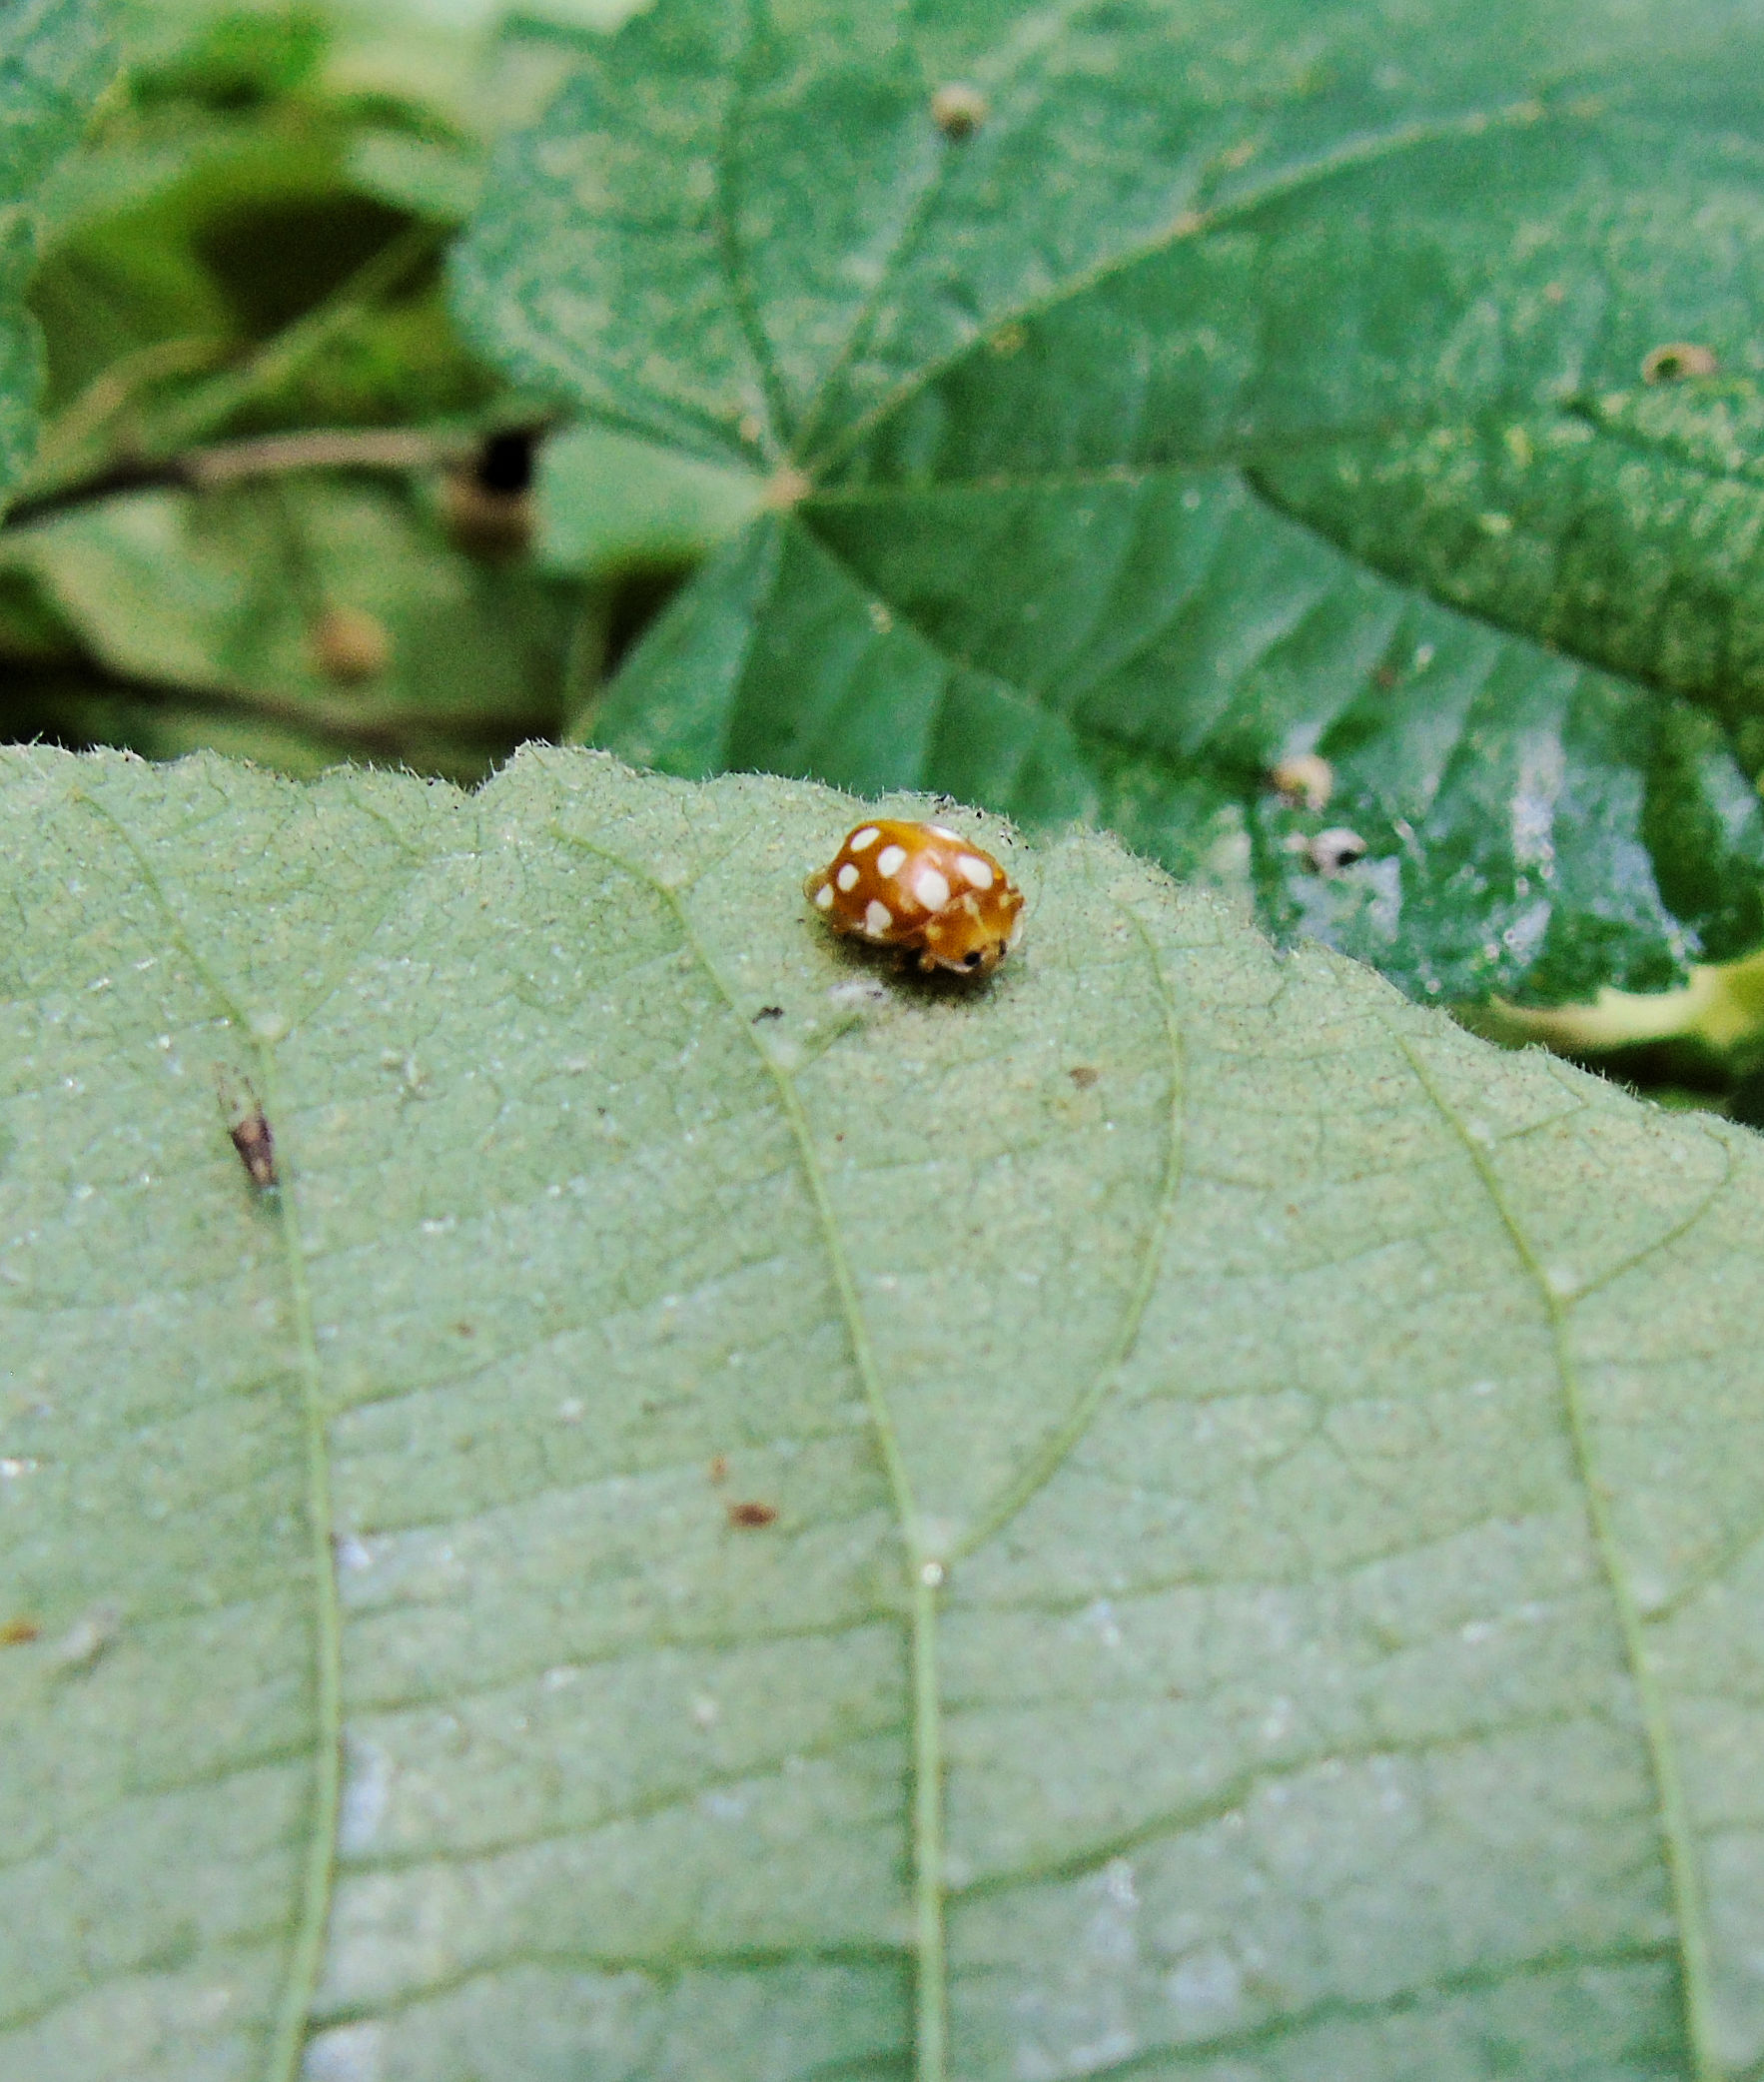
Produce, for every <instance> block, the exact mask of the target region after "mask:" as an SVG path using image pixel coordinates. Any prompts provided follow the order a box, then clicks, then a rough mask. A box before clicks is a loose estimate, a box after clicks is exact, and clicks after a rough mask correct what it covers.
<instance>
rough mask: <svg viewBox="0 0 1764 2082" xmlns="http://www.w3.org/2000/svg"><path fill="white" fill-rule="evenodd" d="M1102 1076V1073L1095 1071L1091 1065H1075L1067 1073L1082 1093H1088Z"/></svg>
mask: <svg viewBox="0 0 1764 2082" xmlns="http://www.w3.org/2000/svg"><path fill="white" fill-rule="evenodd" d="M1102 1074H1103V1073H1102V1071H1100V1070H1096V1069H1093V1068H1092V1067H1091V1065H1090V1064H1089V1063H1075V1064H1074V1065H1073V1066H1072V1068H1071V1069H1070V1070H1068V1071H1067V1072H1066V1075H1067V1076H1068V1077H1070V1078H1071V1080H1072V1082H1073V1083H1074V1084H1075V1085H1077V1087H1078V1089H1079V1090H1080V1091H1081V1092H1088V1091H1089V1090H1090V1088H1091V1086H1092V1085H1093V1084H1095V1083H1096V1081H1097V1079H1098V1078H1099V1077H1101V1076H1102Z"/></svg>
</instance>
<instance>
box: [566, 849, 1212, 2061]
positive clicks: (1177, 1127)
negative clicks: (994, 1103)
mask: <svg viewBox="0 0 1764 2082" xmlns="http://www.w3.org/2000/svg"><path fill="white" fill-rule="evenodd" d="M553 830H554V832H555V835H556V836H557V837H558V838H559V839H561V840H562V841H563V842H564V843H565V844H567V845H570V846H573V847H576V848H578V849H580V850H582V851H585V852H588V853H590V854H592V855H593V856H594V857H595V858H597V859H599V860H602V861H604V862H605V863H606V864H607V865H609V866H611V867H613V868H615V869H616V870H618V871H619V872H621V873H624V874H627V875H629V876H631V877H632V878H633V879H634V880H636V881H638V882H639V883H641V884H642V885H643V886H645V887H646V888H648V889H649V890H650V891H652V892H653V894H654V895H655V896H656V897H657V898H658V899H659V900H660V901H661V902H662V903H663V904H664V905H665V906H666V908H667V909H668V911H669V912H670V913H671V915H672V916H673V918H674V920H675V924H676V928H677V930H678V931H679V934H680V936H681V939H682V941H683V942H684V945H685V947H686V949H687V950H688V951H689V952H690V954H691V956H692V958H693V960H694V962H695V963H696V965H697V966H698V968H699V969H700V970H701V972H702V973H703V975H704V976H705V978H706V979H707V981H708V982H709V984H710V986H711V988H712V989H713V990H714V991H715V992H716V994H717V996H718V997H719V998H720V999H721V1000H722V1002H723V1004H724V1006H725V1007H726V1009H727V1011H728V1013H729V1016H730V1019H731V1021H732V1023H733V1025H734V1027H735V1029H736V1030H737V1031H738V1032H739V1033H741V1034H742V1035H744V1036H745V1038H746V1041H747V1045H748V1046H749V1047H750V1048H751V1049H752V1050H753V1052H754V1053H755V1054H756V1055H757V1056H758V1057H759V1059H760V1062H761V1064H762V1066H763V1068H764V1070H765V1072H766V1074H767V1076H768V1077H769V1078H770V1080H771V1082H772V1084H773V1086H774V1088H775V1089H776V1091H777V1094H778V1100H779V1105H780V1107H781V1110H782V1111H783V1113H784V1116H785V1119H786V1122H787V1124H788V1126H789V1128H790V1131H791V1135H792V1137H793V1140H794V1142H795V1144H796V1148H797V1152H798V1158H799V1162H800V1166H801V1170H802V1174H803V1178H804V1182H805V1184H806V1185H807V1188H808V1191H809V1195H810V1199H811V1202H812V1204H813V1207H814V1210H815V1217H816V1224H817V1227H818V1228H819V1230H820V1233H821V1239H822V1247H823V1249H824V1250H825V1252H826V1254H827V1258H828V1261H829V1265H830V1267H831V1269H832V1272H833V1278H834V1285H835V1288H836V1291H837V1293H838V1295H839V1300H840V1307H841V1313H842V1315H843V1317H844V1321H845V1330H846V1335H847V1339H848V1341H849V1344H850V1349H851V1352H852V1357H853V1363H854V1366H855V1368H856V1371H857V1373H858V1377H859V1380H860V1382H861V1384H862V1386H863V1390H864V1400H865V1404H866V1407H867V1408H868V1409H869V1412H870V1421H871V1425H872V1429H873V1430H874V1432H875V1435H876V1440H877V1445H878V1449H879V1452H880V1455H881V1458H882V1461H883V1466H884V1470H885V1473H886V1477H887V1481H888V1486H889V1490H890V1493H891V1495H892V1497H893V1499H894V1504H895V1512H896V1517H897V1522H898V1526H899V1530H900V1534H901V1539H902V1543H903V1546H904V1547H905V1550H906V1562H907V1586H906V1587H907V1590H908V1594H909V1598H910V1604H909V1611H908V1640H909V1654H910V1662H911V1673H912V1709H911V1741H912V1748H913V1755H914V1774H913V1775H914V1796H913V1802H912V1814H913V1827H912V1845H911V1851H912V1870H913V1897H914V1921H915V1933H916V1935H915V1944H916V1950H915V1961H916V1968H917V1971H916V1975H915V2000H916V2018H915V2025H916V2028H915V2048H914V2053H915V2067H914V2073H915V2076H916V2078H917V2082H950V2078H951V2072H952V2071H951V2069H950V2066H949V2037H948V2034H949V2018H948V1999H949V1974H948V1961H947V1943H946V1932H945V1917H946V1908H947V1903H948V1900H949V1898H950V1889H949V1888H948V1885H947V1882H946V1880H945V1878H944V1842H943V1812H942V1800H943V1771H944V1765H943V1734H942V1705H941V1697H940V1693H939V1689H938V1682H937V1630H938V1629H937V1619H938V1615H939V1611H940V1608H941V1593H942V1591H943V1589H944V1586H945V1583H946V1579H947V1568H948V1565H949V1564H950V1563H952V1562H954V1561H959V1560H961V1559H963V1558H965V1557H967V1556H970V1555H972V1554H974V1553H975V1552H976V1551H977V1550H978V1549H979V1548H980V1547H982V1546H983V1545H984V1544H985V1543H986V1542H987V1541H988V1540H990V1539H992V1538H993V1537H994V1536H995V1535H996V1534H997V1533H998V1532H1000V1531H1001V1530H1002V1529H1003V1528H1004V1526H1006V1525H1007V1524H1009V1523H1010V1521H1011V1520H1012V1519H1013V1518H1014V1517H1015V1516H1016V1514H1017V1513H1018V1512H1019V1511H1021V1510H1022V1509H1023V1507H1024V1506H1025V1505H1026V1504H1027V1503H1028V1502H1029V1501H1030V1499H1031V1498H1033V1497H1034V1496H1035V1495H1037V1494H1038V1493H1039V1492H1040V1491H1041V1490H1042V1489H1043V1488H1044V1487H1045V1486H1046V1484H1047V1483H1048V1482H1050V1481H1051V1480H1052V1479H1053V1477H1054V1475H1055V1474H1056V1473H1057V1472H1058V1471H1059V1469H1060V1468H1061V1467H1062V1466H1063V1465H1064V1464H1065V1462H1066V1460H1067V1459H1068V1457H1069V1456H1070V1454H1071V1453H1072V1451H1073V1449H1074V1448H1075V1447H1076V1446H1077V1445H1078V1443H1079V1441H1080V1440H1081V1439H1082V1438H1083V1436H1084V1435H1085V1433H1086V1432H1087V1431H1088V1430H1089V1429H1090V1427H1091V1425H1092V1424H1093V1423H1094V1422H1095V1420H1096V1417H1097V1415H1098V1413H1099V1412H1100V1411H1101V1409H1102V1407H1103V1405H1104V1404H1105V1403H1106V1402H1107V1400H1108V1399H1109V1397H1110V1396H1111V1395H1112V1394H1113V1393H1114V1391H1115V1389H1116V1387H1117V1385H1118V1384H1119V1381H1120V1378H1121V1375H1122V1372H1123V1370H1124V1368H1125V1367H1126V1364H1127V1362H1128V1360H1129V1358H1130V1357H1131V1355H1132V1353H1133V1350H1134V1348H1135V1346H1136V1345H1137V1342H1138V1339H1139V1333H1140V1330H1141V1327H1142V1325H1143V1323H1144V1320H1145V1315H1146V1311H1147V1308H1148V1306H1149V1304H1150V1301H1151V1297H1152V1294H1153V1292H1154V1291H1155V1288H1156V1284H1157V1275H1158V1269H1159V1266H1160V1264H1161V1262H1162V1254H1163V1244H1164V1239H1165V1236H1166V1234H1167V1232H1168V1229H1169V1225H1170V1219H1171V1216H1172V1214H1173V1212H1174V1209H1175V1205H1176V1200H1177V1197H1178V1193H1179V1190H1180V1185H1181V1178H1182V1148H1183V1133H1182V1131H1183V1108H1184V1102H1185V1098H1186V1089H1185V1079H1184V1076H1183V1054H1184V1051H1183V1044H1182V1036H1181V1027H1180V1021H1179V1017H1178V1013H1177V1009H1176V1003H1175V999H1174V996H1173V994H1172V992H1171V990H1170V986H1169V980H1168V978H1167V976H1166V974H1165V971H1164V965H1163V963H1162V961H1161V960H1160V959H1159V957H1158V951H1157V948H1156V947H1155V945H1154V944H1153V941H1152V939H1151V936H1150V934H1149V933H1148V932H1147V931H1146V928H1145V925H1144V923H1143V921H1142V920H1141V919H1140V918H1139V917H1138V915H1137V914H1136V913H1135V912H1134V911H1133V910H1131V908H1129V907H1128V906H1126V905H1121V906H1119V908H1121V909H1122V911H1123V912H1124V915H1125V916H1126V917H1127V919H1128V921H1129V923H1130V925H1131V926H1132V928H1133V930H1134V932H1135V933H1136V935H1137V936H1138V938H1139V940H1140V943H1141V946H1142V949H1143V950H1144V953H1145V956H1146V959H1147V962H1148V964H1149V967H1150V972H1151V975H1152V977H1153V980H1154V983H1155V985H1156V988H1157V991H1158V995H1159V1000H1160V1004H1161V1006H1162V1008H1163V1011H1164V1017H1165V1036H1166V1046H1167V1049H1168V1051H1169V1059H1170V1064H1171V1080H1170V1087H1171V1119H1170V1126H1169V1132H1168V1135H1167V1138H1166V1145H1165V1169H1164V1175H1163V1178H1162V1180H1161V1182H1160V1191H1159V1198H1158V1204H1157V1207H1156V1209H1155V1211H1154V1214H1153V1217H1152V1219H1151V1220H1150V1221H1149V1222H1148V1224H1147V1232H1146V1242H1145V1246H1144V1250H1143V1253H1142V1260H1141V1267H1140V1273H1139V1277H1138V1279H1137V1280H1136V1282H1135V1285H1134V1288H1133V1291H1132V1293H1131V1294H1130V1296H1129V1300H1128V1304H1127V1307H1126V1309H1125V1311H1124V1312H1123V1320H1122V1324H1121V1327H1120V1329H1119V1330H1118V1332H1117V1335H1116V1339H1115V1342H1114V1345H1113V1346H1112V1347H1111V1349H1110V1351H1109V1353H1108V1355H1107V1357H1106V1358H1105V1360H1104V1362H1103V1363H1102V1365H1101V1366H1100V1368H1099V1369H1098V1373H1097V1377H1096V1379H1095V1381H1094V1382H1093V1383H1092V1386H1091V1388H1090V1389H1089V1390H1088V1391H1087V1393H1086V1394H1085V1395H1084V1396H1083V1397H1082V1398H1080V1399H1079V1401H1078V1402H1077V1403H1076V1404H1075V1405H1074V1406H1073V1408H1072V1410H1071V1412H1070V1413H1069V1414H1068V1416H1067V1418H1066V1419H1065V1421H1064V1422H1063V1423H1062V1424H1061V1425H1059V1426H1058V1427H1057V1428H1056V1429H1055V1430H1054V1431H1053V1433H1052V1434H1051V1435H1050V1436H1049V1437H1048V1438H1047V1439H1046V1440H1045V1441H1044V1443H1043V1445H1042V1447H1041V1449H1040V1450H1039V1451H1038V1452H1037V1453H1036V1454H1035V1455H1034V1456H1033V1457H1032V1458H1031V1459H1030V1461H1029V1462H1028V1463H1027V1464H1026V1466H1025V1468H1024V1469H1023V1471H1022V1473H1021V1474H1020V1476H1019V1477H1018V1479H1017V1480H1016V1481H1015V1482H1014V1483H1012V1484H1010V1485H1008V1486H1007V1487H1006V1488H1005V1489H1004V1490H1003V1491H1001V1493H1000V1494H999V1496H998V1497H997V1498H996V1499H995V1500H994V1501H993V1503H992V1504H991V1505H990V1506H988V1507H987V1508H986V1509H985V1510H983V1511H982V1512H981V1513H980V1514H979V1516H978V1518H977V1519H976V1521H975V1523H974V1525H973V1526H972V1527H971V1528H970V1529H969V1531H968V1532H967V1533H966V1534H965V1535H963V1536H962V1537H961V1538H960V1539H958V1540H957V1541H956V1542H955V1543H954V1544H953V1545H951V1546H950V1547H948V1548H945V1549H942V1550H938V1549H936V1548H934V1547H933V1545H932V1544H931V1543H929V1542H928V1541H927V1539H926V1537H925V1529H924V1527H923V1525H922V1523H921V1520H920V1515H919V1507H918V1503H917V1499H916V1497H915V1496H914V1493H913V1488H912V1483H911V1479H910V1477H909V1475H908V1472H907V1468H906V1462H905V1457H904V1455H903V1453H902V1451H901V1447H900V1442H899V1437H898V1434H897V1433H896V1431H895V1427H894V1418H893V1413H892V1410H891V1409H890V1407H889V1404H888V1398H887V1391H886V1389H885V1387H884V1386H883V1382H882V1377H881V1371H880V1369H879V1368H878V1366H877V1364H876V1361H875V1356H874V1352H873V1350H872V1348H871V1346H870V1341H869V1331H868V1326H867V1322H866V1319H865V1316H864V1310H863V1303H862V1300H861V1298H860V1297H859V1295H858V1292H857V1283H856V1281H855V1279H854V1278H853V1276H852V1272H851V1266H850V1261H849V1259H848V1258H847V1256H846V1252H845V1246H844V1242H843V1239H842V1237H841V1234H840V1230H839V1223H838V1219H837V1217H836V1215H835V1213H834V1211H833V1205H832V1200H831V1197H830V1196H829V1194H828V1191H827V1186H826V1180H825V1178H824V1176H823V1174H822V1171H821V1165H820V1158H819V1155H818V1152H817V1150H816V1147H815V1142H814V1134H813V1130H812V1129H811V1127H810V1125H809V1121H808V1117H807V1114H806V1112H805V1111H804V1109H803V1105H802V1101H801V1097H800V1095H799V1094H798V1092H797V1090H796V1086H795V1081H794V1079H793V1078H792V1076H791V1074H790V1072H789V1070H788V1069H786V1067H785V1066H784V1065H783V1064H782V1063H781V1062H780V1061H779V1060H778V1059H777V1057H776V1056H775V1055H774V1054H773V1053H772V1051H771V1050H770V1049H769V1048H767V1046H766V1045H765V1041H764V1039H763V1038H762V1037H761V1036H760V1035H759V1034H758V1033H757V1032H756V1031H755V1029H754V1028H753V1026H752V1024H751V1022H750V1020H749V1019H748V1018H747V1016H746V1013H745V1008H744V1007H743V1005H742V1004H741V1002H740V1001H739V1000H738V999H737V997H736V996H735V994H734V993H733V992H732V991H731V990H730V988H729V986H728V984H727V983H726V982H725V980H724V978H723V975H722V972H721V970H720V969H719V968H718V966H717V964H716V962H715V961H714V960H713V959H712V957H711V953H710V949H709V948H708V947H707V946H706V945H705V943H704V941H703V939H702V937H701V935H700V934H699V932H698V930H697V927H696V925H695V924H694V923H693V920H692V915H691V911H690V908H689V905H688V903H687V901H686V898H687V894H688V892H689V889H690V887H691V884H686V885H684V886H683V887H682V886H677V885H675V884H674V883H672V882H669V881H664V880H662V879H661V878H660V877H658V876H656V875H655V874H653V873H651V872H650V871H649V870H648V869H647V868H645V867H644V866H643V865H642V864H641V863H640V862H637V861H633V860H631V859H630V858H628V857H627V856H626V855H624V854H622V853H619V852H618V851H616V850H615V849H614V848H612V847H609V846H605V845H602V844H600V843H598V842H597V841H595V840H593V839H591V838H587V837H585V836H583V835H582V834H581V833H579V832H573V831H567V830H565V829H563V828H562V827H561V826H555V825H554V826H553Z"/></svg>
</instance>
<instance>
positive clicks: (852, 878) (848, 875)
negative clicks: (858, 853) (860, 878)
mask: <svg viewBox="0 0 1764 2082" xmlns="http://www.w3.org/2000/svg"><path fill="white" fill-rule="evenodd" d="M833 879H834V881H836V882H837V883H838V884H839V886H840V888H841V889H855V888H856V887H857V862H856V861H855V860H848V861H847V862H846V863H845V865H844V866H843V867H842V868H841V869H840V870H839V872H838V873H837V874H836V875H835V876H834V877H833Z"/></svg>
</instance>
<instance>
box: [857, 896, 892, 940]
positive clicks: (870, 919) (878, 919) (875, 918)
mask: <svg viewBox="0 0 1764 2082" xmlns="http://www.w3.org/2000/svg"><path fill="white" fill-rule="evenodd" d="M864 930H865V932H867V933H868V934H869V936H870V938H871V939H873V940H879V939H880V938H881V937H882V935H883V934H884V933H887V932H892V931H893V930H894V913H893V912H892V911H891V910H890V909H889V908H888V906H887V905H886V904H879V903H878V902H877V901H876V899H875V898H874V897H871V899H870V906H869V909H868V910H867V911H865V913H864Z"/></svg>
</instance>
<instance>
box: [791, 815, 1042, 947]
mask: <svg viewBox="0 0 1764 2082" xmlns="http://www.w3.org/2000/svg"><path fill="white" fill-rule="evenodd" d="M803 888H804V890H805V891H806V892H807V895H808V899H809V901H810V903H812V904H813V905H814V907H815V909H816V910H817V911H819V912H820V914H821V916H822V917H823V918H824V919H825V920H826V921H827V923H828V925H829V926H830V927H831V928H832V930H833V931H834V932H837V933H849V934H850V935H852V936H853V937H854V938H856V939H860V940H868V941H869V942H870V943H871V944H872V945H874V946H878V947H899V948H902V949H905V950H906V951H908V952H912V953H916V954H917V955H918V957H919V966H920V968H922V969H926V970H930V969H953V970H954V971H955V973H956V974H957V975H959V976H984V975H986V974H987V973H988V972H989V971H990V970H992V969H996V968H997V967H998V965H999V963H1000V962H1001V961H1003V960H1004V958H1005V956H1006V955H1007V954H1008V953H1009V952H1010V950H1011V949H1012V948H1013V947H1014V946H1015V945H1016V944H1017V937H1018V934H1019V933H1020V932H1021V930H1022V926H1023V892H1022V890H1021V889H1019V888H1018V887H1017V885H1016V883H1014V882H1013V881H1012V880H1011V878H1010V876H1009V875H1008V874H1006V872H1005V870H1004V869H1003V868H1002V867H1001V866H1000V865H999V863H998V862H997V861H996V860H995V859H994V858H993V857H992V855H991V854H990V853H987V852H983V851H982V850H981V848H980V847H979V846H977V845H974V844H972V843H971V842H970V841H969V840H967V839H965V838H962V837H961V836H959V835H958V834H957V833H956V832H954V831H951V830H948V829H947V828H946V827H945V826H944V825H942V824H915V823H909V822H907V821H906V820H904V819H902V818H898V817H872V818H870V819H869V820H868V821H867V822H866V823H862V824H859V825H857V826H856V827H855V828H854V829H853V830H852V831H851V833H850V834H849V835H848V836H847V838H846V841H845V843H844V844H843V845H842V846H841V847H840V848H839V851H838V852H837V853H836V854H835V855H834V857H833V859H832V861H831V862H830V863H829V865H827V866H826V867H824V868H822V869H821V871H820V873H819V874H813V875H810V876H809V878H808V880H807V881H806V882H805V883H804V884H803Z"/></svg>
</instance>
